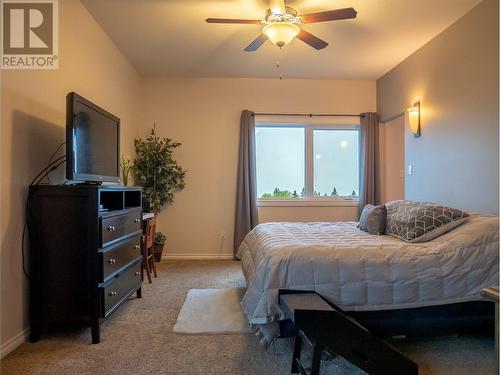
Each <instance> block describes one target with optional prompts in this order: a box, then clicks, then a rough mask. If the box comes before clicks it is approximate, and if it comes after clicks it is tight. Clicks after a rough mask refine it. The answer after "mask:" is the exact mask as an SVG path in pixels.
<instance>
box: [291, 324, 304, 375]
mask: <svg viewBox="0 0 500 375" xmlns="http://www.w3.org/2000/svg"><path fill="white" fill-rule="evenodd" d="M301 346H302V340H301V338H300V335H299V333H298V332H297V333H296V334H295V341H294V344H293V355H292V374H298V373H299V367H298V366H297V361H300V350H301Z"/></svg>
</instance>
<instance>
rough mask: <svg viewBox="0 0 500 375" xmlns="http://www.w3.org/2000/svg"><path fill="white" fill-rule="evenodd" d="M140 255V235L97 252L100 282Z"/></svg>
mask: <svg viewBox="0 0 500 375" xmlns="http://www.w3.org/2000/svg"><path fill="white" fill-rule="evenodd" d="M139 257H141V236H140V235H139V236H136V237H132V238H131V239H129V240H125V241H124V242H119V243H117V244H116V245H112V246H110V247H108V248H106V250H105V251H102V252H100V253H99V259H100V262H101V270H102V272H101V274H100V280H99V281H100V282H103V281H104V280H106V279H107V278H108V277H109V276H111V275H112V274H113V273H115V272H116V271H118V270H119V269H121V268H123V267H125V266H126V265H127V264H130V263H131V262H133V261H134V260H137V258H139Z"/></svg>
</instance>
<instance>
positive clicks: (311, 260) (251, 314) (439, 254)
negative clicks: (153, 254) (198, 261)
mask: <svg viewBox="0 0 500 375" xmlns="http://www.w3.org/2000/svg"><path fill="white" fill-rule="evenodd" d="M498 223H499V222H498V218H497V217H495V216H488V215H479V214H472V215H470V217H469V218H468V220H467V222H466V223H465V224H463V225H461V226H460V227H458V228H456V229H454V230H452V231H451V232H448V233H446V234H444V235H442V236H440V237H438V238H436V239H434V240H432V241H430V242H424V243H406V242H404V241H401V240H399V239H397V238H394V237H391V236H388V235H380V236H378V235H371V234H368V233H366V232H363V231H360V230H359V229H358V228H357V223H356V222H332V223H329V222H315V223H286V222H285V223H283V222H282V223H265V224H260V225H258V226H257V227H255V228H254V229H253V230H252V231H251V232H250V233H249V234H248V235H247V236H246V238H245V239H244V241H243V242H242V244H241V246H240V248H239V250H238V256H239V258H240V259H241V265H242V269H243V273H244V276H245V279H246V282H247V291H246V293H245V295H244V297H243V300H242V302H241V305H242V308H243V311H244V312H245V314H246V316H247V318H248V320H249V322H250V324H252V325H254V326H255V327H257V328H258V335H259V336H260V339H261V342H262V343H263V344H269V343H270V342H272V341H273V339H274V338H275V337H277V336H278V335H279V326H278V324H276V323H277V322H278V321H280V320H284V319H285V318H286V316H285V315H284V314H283V312H282V311H281V310H280V307H279V306H278V290H279V289H299V290H314V291H316V292H317V293H319V294H320V295H321V296H323V297H324V298H326V299H327V300H329V301H331V302H333V303H335V304H336V305H337V306H339V307H340V308H342V309H343V310H345V311H352V312H359V313H362V312H368V311H379V312H384V311H390V310H398V311H400V310H401V309H416V308H422V307H432V306H437V307H439V306H442V305H452V304H459V303H463V302H468V301H480V300H481V296H480V294H479V292H480V290H481V289H482V288H484V287H487V286H490V285H497V284H498V245H499V242H498Z"/></svg>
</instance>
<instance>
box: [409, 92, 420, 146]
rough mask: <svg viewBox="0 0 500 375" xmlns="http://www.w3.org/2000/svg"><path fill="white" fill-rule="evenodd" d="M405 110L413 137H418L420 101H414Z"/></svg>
mask: <svg viewBox="0 0 500 375" xmlns="http://www.w3.org/2000/svg"><path fill="white" fill-rule="evenodd" d="M407 111H408V122H409V123H410V130H411V132H412V133H413V135H414V136H415V138H418V137H420V101H418V102H415V103H414V104H413V106H412V107H409V108H408V109H407Z"/></svg>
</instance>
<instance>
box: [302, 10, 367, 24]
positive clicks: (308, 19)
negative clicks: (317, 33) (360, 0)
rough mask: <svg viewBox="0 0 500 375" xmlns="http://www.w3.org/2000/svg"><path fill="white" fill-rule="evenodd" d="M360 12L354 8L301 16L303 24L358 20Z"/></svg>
mask: <svg viewBox="0 0 500 375" xmlns="http://www.w3.org/2000/svg"><path fill="white" fill-rule="evenodd" d="M357 14H358V12H356V10H355V9H354V8H343V9H335V10H327V11H325V12H318V13H311V14H304V15H302V16H301V18H302V23H313V22H325V21H336V20H345V19H349V18H356V15H357Z"/></svg>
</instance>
